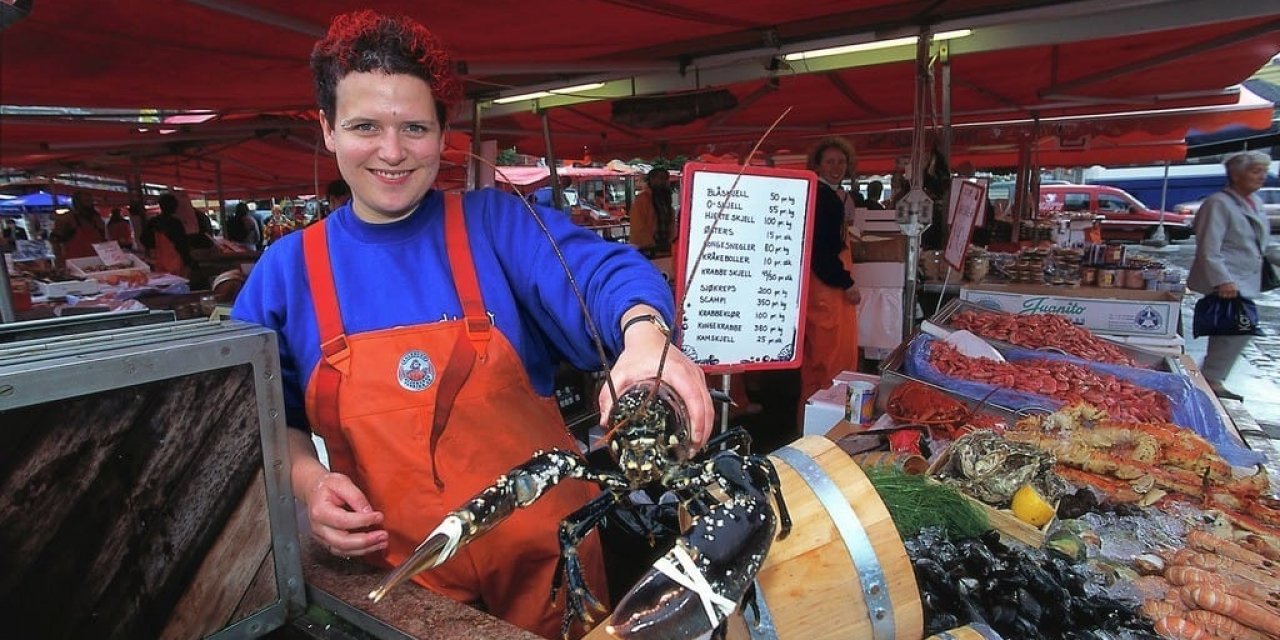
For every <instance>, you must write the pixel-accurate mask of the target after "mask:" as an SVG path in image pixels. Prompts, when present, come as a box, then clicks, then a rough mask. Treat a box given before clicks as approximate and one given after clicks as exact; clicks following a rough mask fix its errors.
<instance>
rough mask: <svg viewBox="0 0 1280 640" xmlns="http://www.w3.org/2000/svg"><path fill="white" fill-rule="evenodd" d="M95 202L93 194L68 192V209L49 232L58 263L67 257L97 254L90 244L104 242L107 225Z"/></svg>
mask: <svg viewBox="0 0 1280 640" xmlns="http://www.w3.org/2000/svg"><path fill="white" fill-rule="evenodd" d="M94 205H95V202H94V197H93V194H91V193H89V192H88V191H83V190H78V191H76V192H75V193H73V194H71V211H69V212H68V213H66V214H63V215H62V216H59V217H58V220H57V222H55V223H54V225H53V231H52V232H51V233H50V234H49V240H50V241H52V243H53V251H54V256H55V258H56V259H57V262H58V264H63V263H64V262H66V261H67V260H68V259H70V258H88V257H91V256H96V255H98V254H97V252H96V251H94V249H93V245H95V244H97V243H99V242H106V241H107V225H106V224H105V223H103V222H102V216H101V215H99V214H98V210H97V208H95V206H94Z"/></svg>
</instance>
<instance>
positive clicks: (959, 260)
mask: <svg viewBox="0 0 1280 640" xmlns="http://www.w3.org/2000/svg"><path fill="white" fill-rule="evenodd" d="M952 186H955V185H954V184H953V185H952ZM986 204H987V185H986V184H985V183H981V184H980V183H977V182H969V181H967V180H966V181H964V182H961V183H960V188H959V190H958V192H957V195H956V199H955V207H954V209H953V211H951V213H950V218H951V227H950V229H949V231H950V233H949V234H948V235H947V247H946V250H945V251H943V253H942V257H943V258H944V259H945V260H946V261H947V264H949V265H951V267H952V268H953V269H955V270H956V271H963V270H964V258H965V253H966V252H968V250H969V240H970V238H972V237H973V226H974V223H975V222H976V221H977V219H978V214H979V212H981V211H983V210H984V209H985V207H986Z"/></svg>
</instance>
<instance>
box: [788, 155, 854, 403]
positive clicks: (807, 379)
mask: <svg viewBox="0 0 1280 640" xmlns="http://www.w3.org/2000/svg"><path fill="white" fill-rule="evenodd" d="M856 162H857V156H856V155H855V154H854V150H853V146H852V145H851V144H849V142H847V141H845V140H844V139H842V138H825V139H823V140H822V141H820V142H819V143H818V144H817V146H815V147H814V148H813V151H812V152H811V153H810V154H809V169H811V170H812V171H813V172H815V173H817V174H818V196H817V201H816V203H815V204H814V208H813V215H814V220H813V236H812V237H811V238H810V246H809V251H810V255H811V256H812V257H811V258H810V261H809V300H808V304H807V312H806V316H805V326H804V358H803V363H802V364H801V367H800V412H801V415H803V411H804V403H805V401H807V400H808V399H809V397H810V396H812V395H813V394H814V392H816V391H818V390H820V389H825V388H827V387H828V386H830V385H831V383H832V380H833V379H834V378H835V376H836V374H839V373H840V372H841V371H857V370H858V302H859V301H861V299H862V297H861V295H860V294H859V293H858V287H857V286H856V285H855V284H854V281H853V276H852V275H851V265H852V260H851V256H850V252H849V232H848V225H847V224H846V223H845V220H846V219H851V216H852V212H853V209H854V208H855V207H860V206H864V205H863V202H862V200H861V198H860V196H859V194H857V193H849V192H848V191H846V190H845V189H844V187H843V186H842V183H843V182H844V181H845V180H846V179H848V178H851V177H853V176H854V175H855V172H856V170H857V169H856Z"/></svg>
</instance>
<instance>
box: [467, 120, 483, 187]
mask: <svg viewBox="0 0 1280 640" xmlns="http://www.w3.org/2000/svg"><path fill="white" fill-rule="evenodd" d="M482 113H483V109H481V108H480V102H479V101H476V102H473V103H472V104H471V153H472V155H471V156H470V157H468V158H467V191H474V190H475V189H476V186H477V185H478V184H479V182H480V160H478V159H477V158H476V156H478V155H481V154H480V115H481V114H482Z"/></svg>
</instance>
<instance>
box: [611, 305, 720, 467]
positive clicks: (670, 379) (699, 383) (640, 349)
mask: <svg viewBox="0 0 1280 640" xmlns="http://www.w3.org/2000/svg"><path fill="white" fill-rule="evenodd" d="M623 341H624V344H625V346H624V348H623V350H622V353H621V354H619V355H618V361H617V362H616V363H614V365H613V370H612V371H610V373H609V377H610V378H611V379H612V380H613V387H614V389H615V390H617V392H618V393H622V392H623V391H624V390H626V389H627V388H628V387H630V386H632V385H634V384H636V383H637V382H640V381H642V380H645V379H648V378H654V377H656V376H657V374H658V362H659V361H660V360H661V359H662V353H663V351H666V352H667V356H666V362H665V363H664V364H663V365H662V380H663V382H665V383H667V384H668V385H669V386H670V387H671V388H672V389H674V390H675V392H676V393H677V394H679V396H680V398H681V399H682V400H684V404H685V408H686V409H687V410H688V411H689V429H690V432H691V434H690V435H691V437H692V440H693V441H692V443H691V444H692V447H693V449H694V450H696V449H700V448H702V445H704V444H706V442H707V439H708V438H709V437H711V431H712V429H713V427H714V424H715V405H714V404H713V403H712V402H711V396H710V394H709V392H708V391H707V381H706V377H705V376H704V375H703V373H702V369H701V368H699V367H698V365H696V364H694V362H693V361H692V360H690V359H689V358H688V357H687V356H685V355H684V353H682V352H681V351H680V349H679V348H677V347H676V346H675V345H673V344H671V343H670V341H669V340H668V338H667V335H666V334H664V333H663V332H662V331H660V330H659V329H658V327H657V326H655V325H653V324H652V323H648V322H641V323H637V324H635V325H633V326H632V327H631V328H629V329H627V332H626V334H625V335H624V336H623ZM599 402H600V422H601V426H604V427H606V428H607V427H608V425H607V424H606V423H607V421H608V419H609V411H610V409H612V408H613V398H612V397H611V396H610V395H609V387H608V386H605V387H604V388H603V389H601V390H600V398H599Z"/></svg>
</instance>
